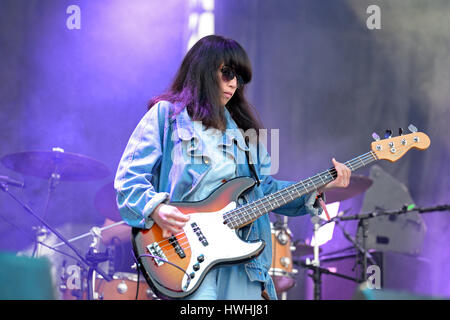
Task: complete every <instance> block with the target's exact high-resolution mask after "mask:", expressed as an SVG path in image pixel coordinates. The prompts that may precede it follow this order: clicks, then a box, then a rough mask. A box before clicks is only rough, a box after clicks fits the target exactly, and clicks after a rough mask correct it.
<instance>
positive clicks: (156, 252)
mask: <svg viewBox="0 0 450 320" xmlns="http://www.w3.org/2000/svg"><path fill="white" fill-rule="evenodd" d="M147 249H148V251H149V252H150V254H151V255H152V256H153V260H155V263H156V265H157V266H158V267H160V266H162V265H163V264H164V261H167V257H166V255H165V254H164V252H163V251H162V250H161V247H160V246H159V244H158V243H157V242H153V243H152V244H149V245H148V246H147ZM157 257H160V258H161V259H158V258H157Z"/></svg>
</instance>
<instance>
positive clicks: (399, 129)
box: [398, 128, 403, 136]
mask: <svg viewBox="0 0 450 320" xmlns="http://www.w3.org/2000/svg"><path fill="white" fill-rule="evenodd" d="M398 135H399V136H402V135H403V128H398Z"/></svg>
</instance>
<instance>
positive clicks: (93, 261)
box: [0, 183, 111, 295]
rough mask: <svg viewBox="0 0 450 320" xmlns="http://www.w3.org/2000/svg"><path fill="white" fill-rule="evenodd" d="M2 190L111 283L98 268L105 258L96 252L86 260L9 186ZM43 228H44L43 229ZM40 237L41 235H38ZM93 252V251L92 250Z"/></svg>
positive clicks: (1, 186) (2, 184) (0, 185)
mask: <svg viewBox="0 0 450 320" xmlns="http://www.w3.org/2000/svg"><path fill="white" fill-rule="evenodd" d="M0 189H2V190H3V191H4V192H5V193H6V194H8V195H9V196H10V197H11V198H13V199H14V200H15V201H16V202H17V203H19V205H20V206H22V208H23V209H25V211H26V212H27V213H29V214H30V215H32V216H33V217H34V218H35V219H37V220H38V221H39V223H40V224H41V225H43V226H44V227H45V228H46V229H48V230H50V231H51V232H52V233H53V234H55V235H56V236H57V237H58V238H59V239H61V240H62V241H63V242H64V243H65V244H66V245H67V246H68V247H69V248H70V249H71V250H72V251H73V252H74V253H75V254H76V255H77V257H78V258H79V259H80V260H81V261H82V262H83V263H84V264H85V265H87V266H88V267H89V270H90V272H91V273H92V274H93V273H94V271H96V272H98V273H99V274H100V275H101V276H102V277H103V278H104V279H105V280H106V281H111V277H110V276H109V275H107V274H105V272H103V271H102V270H101V269H100V268H98V262H99V260H101V259H103V257H101V258H99V257H98V256H96V254H95V252H92V254H91V253H90V252H88V254H87V255H86V258H85V257H83V256H82V255H81V254H80V253H79V252H78V250H77V249H76V248H75V247H74V246H72V245H71V244H70V243H69V241H67V240H66V239H65V238H64V237H63V236H62V235H61V234H60V233H59V232H58V231H57V230H55V229H54V228H52V227H51V226H50V225H49V224H48V223H47V222H45V221H44V219H42V218H41V217H39V216H38V215H37V214H36V213H35V212H34V211H33V210H32V209H31V208H30V207H29V206H28V205H26V204H25V203H23V202H22V201H21V200H20V199H18V198H17V197H16V196H15V195H14V194H12V193H11V192H9V190H8V186H7V185H6V183H0ZM41 228H42V227H41ZM38 236H39V235H38ZM90 251H91V250H90ZM88 282H90V281H89V277H88ZM88 295H90V294H88Z"/></svg>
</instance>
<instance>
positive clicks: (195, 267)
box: [192, 262, 200, 271]
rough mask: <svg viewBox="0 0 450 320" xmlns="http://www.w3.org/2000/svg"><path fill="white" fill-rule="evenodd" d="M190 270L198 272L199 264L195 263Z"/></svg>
mask: <svg viewBox="0 0 450 320" xmlns="http://www.w3.org/2000/svg"><path fill="white" fill-rule="evenodd" d="M192 268H193V269H194V271H198V270H199V269H200V264H199V263H198V262H197V263H196V264H194V265H193V266H192Z"/></svg>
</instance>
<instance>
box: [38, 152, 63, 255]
mask: <svg viewBox="0 0 450 320" xmlns="http://www.w3.org/2000/svg"><path fill="white" fill-rule="evenodd" d="M52 151H55V152H61V153H63V152H64V149H61V148H58V147H56V148H53V149H52ZM58 160H59V157H57V158H56V160H55V162H56V164H55V167H54V170H53V172H52V174H51V175H50V178H49V179H48V189H47V197H46V199H45V206H44V211H43V213H42V219H46V218H47V211H48V205H49V203H50V196H51V194H52V193H53V191H54V190H55V188H56V185H57V184H58V183H59V181H60V179H61V175H60V174H59V173H58V172H57V168H58ZM33 230H34V231H35V234H36V242H35V246H34V250H33V254H32V256H33V257H34V258H38V257H40V255H41V251H42V245H41V243H43V242H44V241H45V239H46V238H47V236H48V234H49V232H48V230H47V229H46V228H45V227H44V226H35V227H33Z"/></svg>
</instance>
